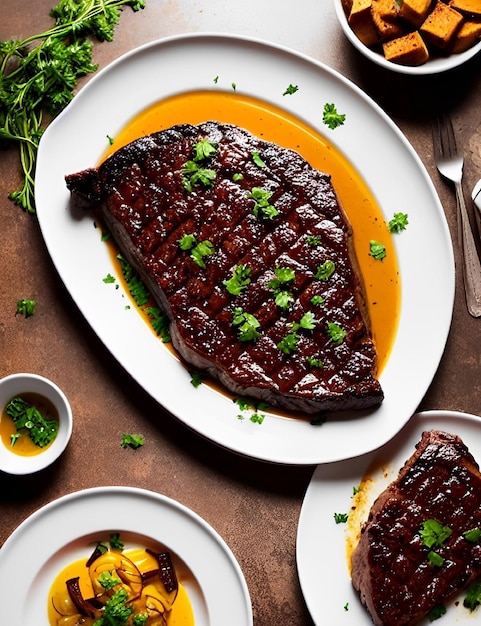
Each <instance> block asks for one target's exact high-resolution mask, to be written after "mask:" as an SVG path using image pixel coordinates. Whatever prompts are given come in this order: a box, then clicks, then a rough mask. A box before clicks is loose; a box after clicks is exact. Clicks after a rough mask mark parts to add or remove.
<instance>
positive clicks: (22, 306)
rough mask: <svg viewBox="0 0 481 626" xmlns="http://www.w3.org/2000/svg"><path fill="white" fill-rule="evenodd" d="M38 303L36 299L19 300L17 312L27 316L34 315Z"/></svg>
mask: <svg viewBox="0 0 481 626" xmlns="http://www.w3.org/2000/svg"><path fill="white" fill-rule="evenodd" d="M36 306H37V303H36V302H35V300H18V302H17V314H18V315H23V316H24V317H25V318H27V317H32V315H34V314H35V307H36Z"/></svg>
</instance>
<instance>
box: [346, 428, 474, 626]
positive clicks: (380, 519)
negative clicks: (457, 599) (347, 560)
mask: <svg viewBox="0 0 481 626" xmlns="http://www.w3.org/2000/svg"><path fill="white" fill-rule="evenodd" d="M430 519H436V520H437V521H438V522H440V523H441V524H442V525H443V526H448V527H449V528H450V529H451V530H452V534H451V536H450V537H449V539H448V540H447V541H446V542H445V544H444V545H443V546H442V547H433V548H432V549H433V550H435V551H436V552H437V553H438V554H439V555H440V556H441V557H443V558H444V559H445V561H444V564H443V565H442V566H441V567H436V566H434V565H432V564H430V562H429V560H428V552H429V548H428V547H426V545H424V543H423V540H422V538H421V536H420V534H419V530H420V528H421V527H422V524H423V523H424V522H425V521H426V520H430ZM473 528H481V474H480V473H479V466H478V464H477V462H476V461H475V460H474V458H473V456H472V455H471V453H470V452H469V450H468V448H467V447H466V445H465V444H464V443H463V441H462V440H461V439H460V438H459V437H457V436H455V435H452V434H449V433H446V432H443V431H435V430H432V431H426V432H424V433H423V434H422V437H421V440H420V442H419V443H418V444H417V446H416V451H415V452H414V454H413V455H412V456H411V458H410V459H409V460H408V461H406V463H405V465H404V466H403V468H402V469H401V470H400V472H399V475H398V478H397V479H396V480H395V481H394V482H393V483H391V485H389V487H388V488H387V489H386V490H385V491H383V493H381V494H380V495H379V497H378V498H377V500H376V501H375V502H374V504H373V506H372V508H371V511H370V513H369V516H368V519H367V521H366V523H365V524H364V525H363V527H362V529H361V538H360V541H359V544H358V546H357V547H356V549H355V550H354V552H353V555H352V583H353V586H354V588H355V589H356V590H357V591H358V593H359V595H360V598H361V602H362V604H364V606H365V607H366V608H367V610H368V611H369V613H370V615H371V617H372V621H373V623H374V624H376V625H377V626H407V625H412V624H417V623H418V622H419V621H420V620H421V619H422V618H423V617H424V616H425V615H427V614H428V613H429V612H430V611H431V609H433V608H434V607H436V606H437V605H439V604H442V603H443V602H446V601H447V600H449V599H450V598H452V597H454V596H455V595H456V594H457V593H458V592H460V591H461V590H462V589H464V588H466V587H467V586H468V585H469V584H470V583H471V582H472V581H473V580H474V579H475V578H476V577H477V576H479V574H480V573H481V545H480V544H479V543H472V542H470V541H468V540H467V539H465V538H464V537H463V533H464V532H466V531H468V530H471V529H473Z"/></svg>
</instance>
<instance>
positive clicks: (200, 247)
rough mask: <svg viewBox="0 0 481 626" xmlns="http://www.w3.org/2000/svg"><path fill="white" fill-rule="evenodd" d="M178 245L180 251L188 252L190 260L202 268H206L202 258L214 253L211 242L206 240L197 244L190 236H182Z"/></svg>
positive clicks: (192, 236)
mask: <svg viewBox="0 0 481 626" xmlns="http://www.w3.org/2000/svg"><path fill="white" fill-rule="evenodd" d="M178 243H179V247H180V249H181V250H184V251H190V258H191V259H192V260H193V261H194V262H195V263H197V265H198V266H199V267H202V268H205V267H206V265H205V261H204V257H206V256H209V255H211V254H214V252H215V249H214V245H213V244H212V242H210V241H208V240H205V241H199V242H198V241H197V239H196V238H195V236H194V235H191V234H186V235H183V236H182V237H181V239H179V241H178Z"/></svg>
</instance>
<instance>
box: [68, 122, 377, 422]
mask: <svg viewBox="0 0 481 626" xmlns="http://www.w3.org/2000/svg"><path fill="white" fill-rule="evenodd" d="M204 139H206V140H208V141H209V142H211V143H213V144H215V146H216V152H215V153H214V154H213V155H211V156H208V157H207V158H205V159H199V158H197V157H196V156H195V151H194V146H195V145H196V143H197V142H199V141H201V140H204ZM257 154H258V155H259V157H260V160H259V159H258V158H257ZM196 158H197V161H196V160H195V159H196ZM192 163H194V166H193V167H194V169H195V168H196V167H200V166H201V167H202V168H206V169H208V170H210V171H211V172H215V180H211V181H210V183H206V184H203V183H202V182H199V183H197V184H192V185H191V189H190V190H187V189H186V180H190V182H192V181H193V180H194V178H190V179H188V174H186V171H187V169H188V167H189V165H190V166H192ZM66 182H67V187H68V188H69V189H70V190H71V192H72V194H73V196H74V200H76V201H77V204H78V203H79V202H80V203H83V204H86V205H87V206H90V207H95V208H96V210H97V211H98V213H99V214H100V215H101V217H102V219H103V220H104V221H105V223H106V224H107V226H108V228H109V229H110V230H111V232H112V234H113V236H114V238H115V240H116V241H117V243H118V245H119V247H120V249H121V251H122V253H123V254H124V255H125V256H126V258H127V260H128V261H129V262H130V263H131V264H132V265H133V266H134V268H135V269H136V270H137V271H138V272H139V273H140V275H141V276H142V278H143V279H144V281H145V282H146V284H147V286H148V287H149V289H150V291H151V292H152V294H153V296H154V297H155V298H156V299H157V301H158V302H159V304H160V305H161V306H162V308H163V309H164V311H165V312H166V314H167V315H168V316H169V318H170V320H171V335H172V341H173V344H174V347H175V348H176V350H177V351H178V352H179V353H180V355H181V356H182V357H183V358H184V359H185V361H187V362H188V363H190V364H192V365H193V366H194V367H196V368H198V369H201V370H205V371H206V372H208V373H209V374H210V375H212V376H213V377H215V378H217V379H218V380H220V381H221V382H222V383H223V384H224V385H225V386H226V387H227V388H228V389H229V390H230V391H232V392H233V393H234V394H242V395H247V396H251V397H254V398H257V399H261V400H264V401H267V402H269V403H271V404H272V405H275V406H279V407H282V408H285V409H289V410H295V411H302V412H306V413H314V412H318V411H320V410H328V411H337V410H346V409H363V408H368V407H371V406H375V405H378V404H379V403H380V402H381V401H382V399H383V392H382V389H381V387H380V384H379V382H378V380H377V379H376V377H375V374H376V352H375V348H374V345H373V342H372V340H371V336H370V332H369V328H368V318H367V315H366V307H365V302H364V292H363V283H362V279H361V278H360V276H359V273H358V270H357V266H356V259H355V254H354V251H353V249H352V234H351V231H350V227H349V224H348V221H347V218H346V216H345V215H344V212H343V210H342V208H341V206H340V204H339V202H338V199H337V197H336V194H335V192H334V189H333V187H332V185H331V182H330V177H329V176H328V175H326V174H323V173H321V172H319V171H317V170H314V169H313V168H312V167H310V165H309V164H308V163H306V161H304V159H302V158H301V156H300V155H298V154H297V153H295V152H293V151H290V150H287V149H284V148H282V147H280V146H278V145H275V144H272V143H269V142H266V141H263V140H260V139H259V138H256V137H254V136H253V135H251V134H250V133H249V132H247V131H245V130H243V129H241V128H239V127H237V126H233V125H228V124H220V123H217V122H206V123H203V124H200V125H198V126H192V125H178V126H174V127H172V128H170V129H168V130H164V131H160V132H158V133H155V134H153V135H149V136H147V137H144V138H142V139H138V140H136V141H134V142H132V143H131V144H129V145H128V146H126V147H124V148H121V149H120V150H118V151H117V152H116V153H115V154H114V155H112V156H111V157H110V158H108V159H107V160H106V161H105V162H104V163H103V164H102V165H101V166H100V167H99V168H98V169H89V170H85V171H82V172H79V173H76V174H72V175H69V176H67V177H66ZM266 205H267V209H268V210H269V208H272V207H275V215H270V216H266V215H265V212H264V210H263V209H264V208H266ZM185 235H193V236H194V237H195V242H196V244H199V243H204V244H205V242H208V244H209V246H210V251H209V254H207V255H205V256H203V257H202V259H201V263H200V264H199V263H198V262H196V261H195V260H194V259H193V258H192V256H193V254H192V249H191V250H187V251H186V250H183V249H182V246H180V245H179V241H180V240H181V239H182V238H183V237H184V236H185ZM197 261H198V259H197ZM325 262H329V263H330V262H332V263H333V264H334V265H333V266H334V272H333V273H332V276H329V277H326V276H322V275H321V274H322V271H320V268H321V266H323V264H324V263H325ZM329 263H328V265H329ZM203 265H204V267H203ZM238 267H244V268H247V272H248V278H247V282H248V284H247V286H245V287H244V288H243V289H241V291H240V293H239V294H237V295H233V294H232V293H230V292H229V290H228V289H227V288H226V284H225V281H228V280H229V279H230V278H231V277H232V276H233V273H234V271H235V269H236V268H238ZM323 267H324V268H325V267H326V266H323ZM279 268H289V269H290V270H293V272H294V278H293V279H292V280H289V281H288V282H286V283H281V282H279V279H278V276H277V275H276V272H275V270H276V269H279ZM276 280H277V281H278V282H277V288H276V286H275V285H276V283H275V282H273V281H276ZM279 291H285V292H286V293H287V294H288V298H289V299H290V301H289V306H288V308H282V307H280V306H278V304H276V301H275V296H276V294H277V293H278V292H279ZM319 296H320V298H318V297H319ZM313 297H315V298H314V300H312V298H313ZM321 299H322V301H321ZM244 313H248V314H249V315H253V316H254V317H255V319H256V320H257V322H258V323H259V327H258V329H257V331H258V333H259V336H258V337H257V338H256V339H255V340H240V338H239V330H240V329H241V327H242V323H239V320H240V319H242V314H244ZM306 313H309V314H312V316H313V317H315V322H314V323H313V324H311V326H313V328H304V327H303V326H302V325H301V326H300V327H298V325H299V324H300V323H301V319H302V317H303V316H304V314H306ZM235 314H240V315H241V317H240V318H239V317H238V318H237V320H236V321H237V322H238V323H237V324H235V323H233V321H234V317H235ZM244 319H245V318H244ZM250 321H252V318H250ZM336 329H341V331H342V332H345V333H346V334H345V337H344V338H342V337H341V339H340V340H339V341H338V340H336V338H335V337H334V338H333V336H332V333H333V331H336ZM330 333H331V334H330ZM286 335H295V336H294V338H292V337H291V339H290V341H293V342H294V343H293V344H292V345H293V347H292V350H290V351H289V350H288V351H286V350H284V351H283V350H282V349H280V348H279V343H280V342H282V340H283V339H284V338H285V337H286ZM244 339H245V337H244ZM288 341H289V340H288Z"/></svg>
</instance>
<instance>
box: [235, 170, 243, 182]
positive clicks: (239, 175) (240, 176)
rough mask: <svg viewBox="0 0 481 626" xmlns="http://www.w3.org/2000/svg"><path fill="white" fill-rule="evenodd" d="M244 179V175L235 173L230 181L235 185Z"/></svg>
mask: <svg viewBox="0 0 481 626" xmlns="http://www.w3.org/2000/svg"><path fill="white" fill-rule="evenodd" d="M243 178H244V174H241V173H240V172H237V173H235V174H233V175H232V180H233V181H234V182H235V183H236V182H237V181H238V180H243Z"/></svg>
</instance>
